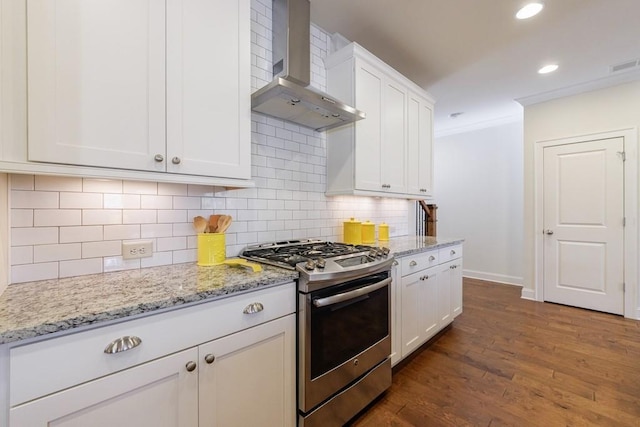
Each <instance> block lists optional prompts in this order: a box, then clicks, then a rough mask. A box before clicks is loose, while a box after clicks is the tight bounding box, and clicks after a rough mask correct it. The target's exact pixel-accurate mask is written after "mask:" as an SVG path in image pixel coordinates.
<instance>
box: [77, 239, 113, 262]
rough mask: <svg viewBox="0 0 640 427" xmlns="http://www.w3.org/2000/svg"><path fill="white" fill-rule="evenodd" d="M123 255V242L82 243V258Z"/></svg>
mask: <svg viewBox="0 0 640 427" xmlns="http://www.w3.org/2000/svg"><path fill="white" fill-rule="evenodd" d="M117 255H122V241H121V240H105V241H102V242H85V243H82V258H98V257H106V256H117Z"/></svg>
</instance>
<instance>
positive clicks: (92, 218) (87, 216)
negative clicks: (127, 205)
mask: <svg viewBox="0 0 640 427" xmlns="http://www.w3.org/2000/svg"><path fill="white" fill-rule="evenodd" d="M99 224H122V210H120V209H86V210H83V211H82V225H99Z"/></svg>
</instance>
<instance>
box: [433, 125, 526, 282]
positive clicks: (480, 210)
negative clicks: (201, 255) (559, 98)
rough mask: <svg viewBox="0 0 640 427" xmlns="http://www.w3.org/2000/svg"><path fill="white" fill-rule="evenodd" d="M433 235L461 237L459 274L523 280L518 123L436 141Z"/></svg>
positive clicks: (520, 128)
mask: <svg viewBox="0 0 640 427" xmlns="http://www.w3.org/2000/svg"><path fill="white" fill-rule="evenodd" d="M434 159H435V160H434V164H435V184H434V187H435V191H436V204H437V205H438V223H437V227H438V235H440V236H447V237H451V236H456V237H462V238H464V239H465V243H464V275H465V276H468V277H475V278H479V279H485V280H491V281H496V282H503V283H511V284H517V285H521V284H522V275H523V261H522V259H523V257H522V217H523V213H522V192H523V184H522V182H523V170H522V165H523V161H522V122H520V121H517V122H513V123H507V124H501V125H497V126H493V127H490V128H485V129H480V130H473V131H468V132H464V133H457V134H454V135H448V136H442V137H438V138H436V140H435V150H434Z"/></svg>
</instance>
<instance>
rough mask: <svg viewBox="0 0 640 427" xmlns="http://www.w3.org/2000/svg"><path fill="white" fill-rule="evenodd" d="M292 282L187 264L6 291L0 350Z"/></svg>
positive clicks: (277, 273) (283, 274)
mask: <svg viewBox="0 0 640 427" xmlns="http://www.w3.org/2000/svg"><path fill="white" fill-rule="evenodd" d="M297 278H298V273H297V272H295V271H291V270H285V269H282V268H277V267H271V266H266V265H265V266H263V267H262V271H261V272H256V273H254V272H253V271H251V270H250V269H246V268H241V267H232V266H228V265H219V266H213V267H198V266H197V265H196V264H195V263H193V264H191V263H190V264H175V265H169V266H161V267H151V268H144V269H140V270H128V271H121V272H111V273H102V274H92V275H87V276H78V277H69V278H65V279H57V280H43V281H38V282H29V283H23V284H15V285H9V287H8V288H7V289H6V290H5V292H4V293H3V294H2V295H1V296H0V344H6V343H10V342H15V341H20V340H24V339H27V338H33V337H38V336H43V335H47V334H51V333H54V332H61V331H65V330H69V329H72V328H77V327H81V326H88V325H93V324H96V323H100V322H108V321H112V320H117V319H122V318H125V317H129V316H136V315H141V314H144V313H149V312H152V311H155V310H160V309H168V308H171V307H176V306H180V305H184V304H189V303H196V302H198V301H204V300H214V299H218V298H223V297H225V296H228V295H229V294H233V293H237V292H243V291H249V290H252V289H257V288H260V287H265V286H272V285H278V284H283V283H288V282H291V281H293V280H296V279H297ZM294 297H295V296H293V295H292V298H294Z"/></svg>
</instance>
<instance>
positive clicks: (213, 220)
mask: <svg viewBox="0 0 640 427" xmlns="http://www.w3.org/2000/svg"><path fill="white" fill-rule="evenodd" d="M221 216H222V215H211V216H210V217H209V231H210V232H211V233H217V232H218V221H220V217H221Z"/></svg>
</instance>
